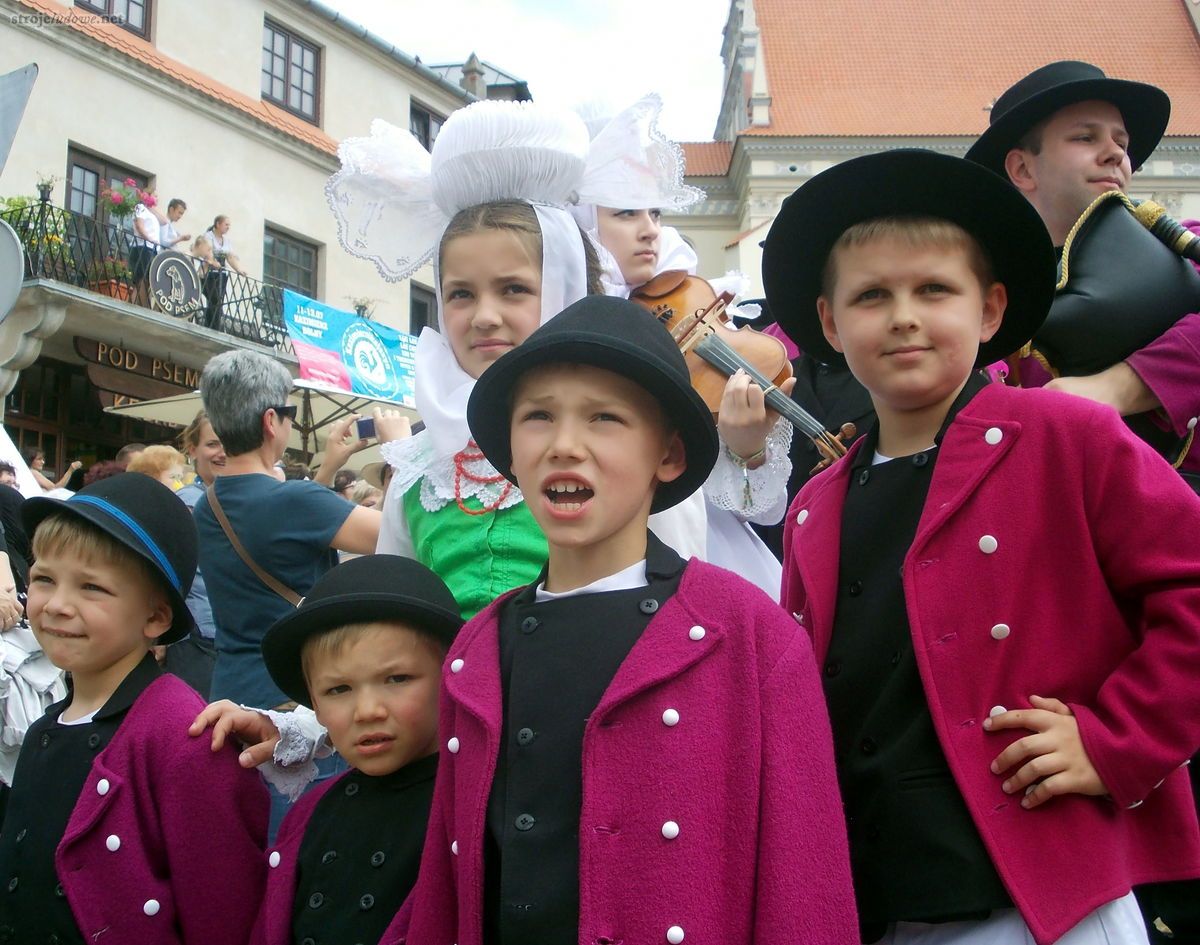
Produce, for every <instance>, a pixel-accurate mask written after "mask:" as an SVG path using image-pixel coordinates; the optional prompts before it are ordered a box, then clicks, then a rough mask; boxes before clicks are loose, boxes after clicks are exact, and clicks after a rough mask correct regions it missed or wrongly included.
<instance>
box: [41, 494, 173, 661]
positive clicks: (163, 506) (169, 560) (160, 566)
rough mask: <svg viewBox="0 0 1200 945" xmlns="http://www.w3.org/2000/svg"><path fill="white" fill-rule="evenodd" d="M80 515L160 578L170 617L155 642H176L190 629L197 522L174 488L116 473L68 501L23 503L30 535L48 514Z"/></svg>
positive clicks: (42, 499)
mask: <svg viewBox="0 0 1200 945" xmlns="http://www.w3.org/2000/svg"><path fill="white" fill-rule="evenodd" d="M63 512H65V513H67V514H69V515H74V516H76V517H77V518H80V519H83V520H84V521H85V522H87V523H88V524H89V525H92V526H93V527H95V528H97V529H99V530H100V531H102V532H104V534H106V535H108V536H109V537H110V538H112V539H113V540H115V541H117V542H120V543H121V544H122V545H124V546H125V547H126V548H128V549H129V550H130V551H133V552H136V553H137V554H138V555H140V556H141V557H143V558H145V559H146V561H147V562H149V564H150V566H151V567H152V568H153V569H154V571H155V573H157V574H159V575H161V576H162V579H163V584H164V585H165V590H166V591H167V596H168V598H169V599H170V603H171V612H172V615H173V618H172V621H171V629H169V630H168V631H167V632H166V633H164V634H163V635H162V636H160V637H159V638H158V640H157V641H155V642H157V643H162V644H166V643H175V642H176V641H178V640H182V639H183V638H184V637H186V636H187V635H188V634H189V633H190V632H191V629H192V626H193V621H192V615H191V613H190V612H189V611H188V608H187V602H186V598H187V593H188V591H189V590H190V589H191V586H192V579H193V578H195V576H196V523H195V521H194V520H193V519H192V513H191V511H190V510H189V509H188V507H187V506H186V505H185V504H184V503H183V500H182V499H180V498H179V496H177V495H176V494H175V493H174V492H172V491H171V490H170V489H168V488H167V487H166V486H164V485H163V484H162V483H161V482H159V481H158V480H157V479H152V478H151V477H149V476H146V475H143V474H142V473H120V474H119V475H116V476H112V477H110V478H108V479H101V480H100V481H99V482H95V483H92V484H91V485H90V486H87V487H86V488H84V489H81V490H80V491H79V492H77V493H75V495H73V496H71V498H69V499H65V500H64V499H52V498H50V497H49V496H36V497H34V498H32V499H27V500H26V501H25V504H24V505H22V506H21V520H22V521H23V522H24V524H25V531H26V532H28V533H29V534H30V535H32V534H33V533H34V530H35V529H36V528H37V527H38V525H39V524H40V523H41V521H42V520H43V519H44V518H46V516H48V515H54V514H56V513H63Z"/></svg>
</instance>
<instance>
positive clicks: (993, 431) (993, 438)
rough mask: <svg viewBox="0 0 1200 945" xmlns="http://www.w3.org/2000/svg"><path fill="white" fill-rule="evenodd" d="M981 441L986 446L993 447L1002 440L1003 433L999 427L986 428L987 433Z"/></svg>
mask: <svg viewBox="0 0 1200 945" xmlns="http://www.w3.org/2000/svg"><path fill="white" fill-rule="evenodd" d="M983 439H984V441H985V442H986V443H987V444H988V446H995V445H996V444H997V443H999V442H1000V441H1001V440H1003V439H1004V431H1003V430H1001V429H1000V428H999V427H988V430H987V433H985V434H984V435H983Z"/></svg>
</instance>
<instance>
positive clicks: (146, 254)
mask: <svg viewBox="0 0 1200 945" xmlns="http://www.w3.org/2000/svg"><path fill="white" fill-rule="evenodd" d="M133 232H134V234H135V237H134V240H133V247H132V248H131V249H130V250H129V268H130V270H131V271H132V274H133V287H134V301H135V302H137V304H138V305H144V306H149V304H150V292H149V289H150V285H149V279H148V276H149V274H150V263H151V262H153V260H154V257H155V256H157V255H158V248H159V244H160V243H161V242H162V224H161V223H160V222H159V217H158V215H157V214H155V213H154V211H153V210H151V208H150V207H147V206H146V205H145V204H144V203H139V204H138V205H137V206H136V207H134V209H133Z"/></svg>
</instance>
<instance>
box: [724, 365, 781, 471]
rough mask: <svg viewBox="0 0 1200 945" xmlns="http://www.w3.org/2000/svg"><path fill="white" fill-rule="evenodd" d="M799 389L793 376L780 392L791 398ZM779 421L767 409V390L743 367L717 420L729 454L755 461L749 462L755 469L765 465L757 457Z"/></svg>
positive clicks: (727, 390) (732, 380)
mask: <svg viewBox="0 0 1200 945" xmlns="http://www.w3.org/2000/svg"><path fill="white" fill-rule="evenodd" d="M795 386H796V379H795V378H794V377H792V378H788V379H787V380H786V381H784V382H783V383H782V384H780V385H779V389H780V390H781V391H782V392H783V393H784V394H785V395H788V396H790V395H791V393H792V388H793V387H795ZM778 419H779V414H777V413H776V412H775V411H774V410H769V409H767V400H766V394H764V393H763V389H762V388H761V387H759V386H758V385H757V384H756V383H754V381H752V380H751V379H750V375H749V374H747V373H746V372H745V371H743V370H741V369H740V368H739V369H738V371H737V373H736V374H734V375H733V376H732V377H730V378H729V381H728V382H727V383H726V384H725V393H724V395H723V396H722V397H721V407H720V412H719V415H718V419H717V429H718V430H719V431H720V432H721V439H722V440H723V441H724V442H725V446H726V448H727V449H728V450H729V452H731V453H733V455H734V456H740V457H741V458H742V459H752V460H754V461H752V462H750V463H749V465H750V466H751V467H752V468H753V467H757V466H761V465H762V458H761V457H760V456H758V455H757V454H759V453H761V452H762V451H763V447H764V446H765V445H766V442H767V435H768V434H769V433H770V432H771V428H772V427H774V426H775V422H776V421H777V420H778Z"/></svg>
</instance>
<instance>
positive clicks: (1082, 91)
mask: <svg viewBox="0 0 1200 945" xmlns="http://www.w3.org/2000/svg"><path fill="white" fill-rule="evenodd" d="M1090 101H1100V102H1110V103H1112V104H1113V105H1115V106H1117V108H1118V109H1119V110H1120V112H1121V117H1122V118H1124V119H1125V130H1126V131H1128V132H1129V149H1128V150H1129V163H1130V164H1132V165H1133V169H1134V170H1135V171H1136V170H1137V169H1138V168H1139V167H1141V166H1142V164H1144V163H1145V161H1146V158H1148V157H1149V156H1150V153H1151V152H1152V151H1153V150H1154V149H1155V148H1156V147H1158V142H1159V140H1161V138H1162V136H1163V132H1164V131H1166V130H1167V121H1168V120H1169V119H1170V117H1171V99H1170V98H1169V97H1168V96H1167V93H1166V92H1164V91H1163V90H1162V89H1160V88H1158V87H1157V86H1154V85H1147V84H1146V83H1144V82H1130V81H1127V80H1126V79H1110V78H1108V77H1107V76H1106V75H1105V74H1104V73H1103V71H1101V70H1100V69H1098V68H1097V67H1096V66H1093V65H1092V64H1091V63H1088V62H1076V61H1074V60H1066V61H1063V62H1052V63H1050V64H1049V65H1046V66H1042V67H1041V68H1040V69H1035V70H1034V71H1033V72H1031V73H1029V75H1027V76H1025V78H1023V79H1021V80H1020V81H1019V82H1017V83H1016V84H1015V85H1013V86H1012V87H1010V88H1009V89H1008V90H1007V91H1006V92H1005V93H1004V94H1003V95H1001V96H1000V97H999V98H998V99H996V104H995V105H993V106H992V112H991V118H990V123H989V127H988V130H987V131H985V132H984V133H983V134H982V135H980V136H979V140H978V141H976V142H975V144H974V145H972V146H971V150H970V151H968V152H967V160H968V161H974V162H975V163H976V164H982V165H983V166H984V167H986V168H988V170H991V171H995V172H996V173H997V174H999V175H1000V176H1002V177H1004V178H1005V179H1007V174H1006V173H1005V170H1004V159H1005V157H1007V156H1008V152H1009V151H1011V150H1012V149H1013V148H1015V147H1016V146H1017V142H1018V141H1020V140H1021V136H1022V135H1024V134H1025V132H1027V131H1028V130H1029V129H1030V128H1032V127H1033V126H1034V125H1036V124H1037V123H1038V122H1039V121H1041V120H1042V119H1043V118H1049V117H1050V116H1051V115H1053V114H1054V113H1055V112H1056V111H1058V110H1059V109H1060V108H1065V107H1066V106H1068V105H1074V104H1075V103H1077V102H1090Z"/></svg>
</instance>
